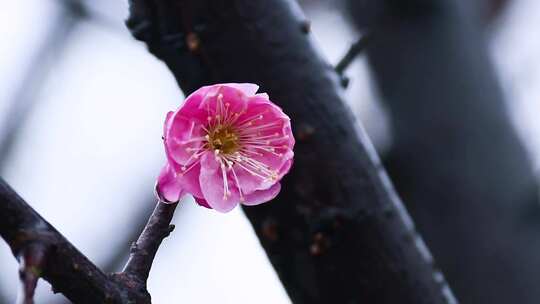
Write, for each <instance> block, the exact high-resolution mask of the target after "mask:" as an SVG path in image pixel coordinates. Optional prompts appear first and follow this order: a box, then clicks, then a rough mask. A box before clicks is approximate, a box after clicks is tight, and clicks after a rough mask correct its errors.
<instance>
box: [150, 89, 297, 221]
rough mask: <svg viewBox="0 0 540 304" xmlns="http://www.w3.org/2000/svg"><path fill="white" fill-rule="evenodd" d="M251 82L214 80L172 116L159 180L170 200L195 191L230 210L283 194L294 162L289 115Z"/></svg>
mask: <svg viewBox="0 0 540 304" xmlns="http://www.w3.org/2000/svg"><path fill="white" fill-rule="evenodd" d="M258 88H259V87H258V86H257V85H255V84H251V83H227V84H216V85H211V86H206V87H202V88H200V89H198V90H197V91H195V92H194V93H193V94H191V95H189V96H188V97H187V98H186V101H185V103H184V104H183V105H182V106H181V107H180V108H179V109H178V110H177V111H176V112H172V111H171V112H169V113H168V114H167V118H166V119H165V126H164V132H163V133H164V135H163V139H164V144H165V153H166V155H167V163H166V164H165V166H164V167H163V169H162V171H161V173H160V175H159V177H158V180H157V184H156V193H157V196H158V197H159V199H160V200H161V201H163V202H177V201H178V200H179V199H180V198H181V197H182V196H183V195H184V194H191V195H192V196H193V197H194V198H195V201H196V202H197V203H198V204H199V205H201V206H204V207H207V208H212V209H215V210H217V211H220V212H228V211H230V210H232V209H233V208H234V207H235V206H236V205H238V204H239V203H242V204H244V205H258V204H262V203H264V202H267V201H269V200H271V199H273V198H274V197H276V195H277V194H278V193H279V191H280V189H281V185H280V180H281V179H282V178H283V176H284V175H285V174H286V173H287V172H288V171H289V169H290V168H291V165H292V162H293V155H294V154H293V146H294V138H293V135H292V132H291V123H290V119H289V117H288V116H287V115H285V114H284V113H283V111H282V110H281V109H280V108H279V107H278V106H276V105H275V104H273V103H272V102H271V101H270V100H269V97H268V95H267V94H265V93H259V94H256V92H257V90H258Z"/></svg>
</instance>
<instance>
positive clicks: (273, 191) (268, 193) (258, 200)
mask: <svg viewBox="0 0 540 304" xmlns="http://www.w3.org/2000/svg"><path fill="white" fill-rule="evenodd" d="M280 190H281V184H280V183H276V184H274V185H273V186H272V187H270V188H268V189H266V190H257V191H255V192H253V193H251V194H248V195H245V196H244V200H245V201H243V202H242V204H243V205H246V206H254V205H259V204H262V203H266V202H268V201H270V200H272V199H274V198H275V197H276V196H277V195H278V193H279V191H280Z"/></svg>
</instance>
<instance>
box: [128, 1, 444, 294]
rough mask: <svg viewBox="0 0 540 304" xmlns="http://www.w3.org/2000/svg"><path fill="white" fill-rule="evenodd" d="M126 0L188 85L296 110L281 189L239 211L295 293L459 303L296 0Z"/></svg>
mask: <svg viewBox="0 0 540 304" xmlns="http://www.w3.org/2000/svg"><path fill="white" fill-rule="evenodd" d="M130 4H131V15H130V18H129V20H128V21H127V23H128V26H129V27H130V29H131V30H132V32H133V34H134V36H135V37H137V38H138V39H141V40H144V41H145V42H146V43H147V44H148V46H149V49H150V51H151V52H153V53H154V54H155V55H156V56H157V57H159V58H161V59H162V60H163V61H164V62H165V63H166V64H167V65H168V67H169V68H170V69H171V71H172V72H173V74H174V76H175V77H176V79H177V81H178V83H179V84H180V86H181V88H182V89H183V90H184V92H186V93H190V92H192V91H193V90H194V89H196V88H198V87H199V86H201V85H204V84H208V83H215V82H253V83H257V84H259V85H261V89H262V91H265V92H268V93H269V94H270V96H271V99H272V100H273V101H275V102H276V103H277V104H279V105H280V106H281V107H282V108H283V109H284V111H285V112H286V113H288V114H289V115H290V116H291V117H292V122H293V129H294V130H295V135H296V138H297V146H296V148H295V152H296V157H295V165H294V167H293V170H292V172H291V173H290V174H289V176H287V177H286V178H285V180H284V186H283V190H282V192H281V194H280V195H279V196H278V198H277V199H275V201H274V202H272V203H269V204H266V205H261V206H257V207H251V208H245V209H244V210H245V212H246V214H247V216H248V218H249V220H250V221H251V223H252V224H253V227H254V228H255V231H256V233H257V235H258V236H259V238H260V240H261V243H262V245H263V247H264V249H265V250H266V252H267V254H268V257H269V258H270V261H271V262H272V264H273V265H274V267H275V268H276V270H277V272H278V274H279V277H280V278H281V280H282V282H283V284H284V285H285V288H286V289H287V291H288V293H289V295H290V296H291V298H292V300H293V302H294V303H403V304H406V303H411V304H413V303H414V304H422V303H449V302H453V301H454V300H453V299H452V296H451V292H450V290H449V288H448V286H447V285H446V283H445V281H444V279H443V277H442V275H441V274H440V273H439V272H437V271H436V269H434V267H433V262H432V260H431V256H430V254H429V252H428V250H427V249H426V248H425V247H424V245H423V243H422V240H421V239H420V237H419V236H418V235H417V234H416V232H415V231H414V228H413V224H412V222H411V221H410V219H409V218H408V215H407V213H406V211H405V210H404V209H403V207H402V205H401V202H400V201H399V198H398V197H397V196H396V195H395V193H394V190H393V189H392V186H391V184H390V182H389V180H388V179H387V177H386V174H385V172H384V170H383V168H382V167H381V165H380V163H379V160H378V159H377V156H376V155H375V153H374V151H373V149H372V147H371V144H370V142H369V140H368V139H367V137H366V135H365V132H364V131H363V130H362V129H361V128H360V127H359V125H358V123H357V122H355V121H354V119H353V117H352V115H351V114H350V112H349V110H348V109H347V108H346V107H345V106H344V101H343V100H342V96H341V88H340V85H339V83H338V80H339V79H338V77H337V75H336V73H335V71H334V70H333V68H332V67H331V66H330V65H329V64H328V63H326V62H325V61H324V60H323V59H321V56H320V55H319V54H318V53H317V51H316V50H315V47H314V45H313V43H312V41H311V39H310V35H309V26H307V23H306V20H305V19H304V17H303V16H302V14H301V12H300V11H299V8H298V7H297V6H296V4H295V3H293V2H292V1H284V0H275V1H252V0H235V1H165V0H156V1H143V0H134V1H131V2H130Z"/></svg>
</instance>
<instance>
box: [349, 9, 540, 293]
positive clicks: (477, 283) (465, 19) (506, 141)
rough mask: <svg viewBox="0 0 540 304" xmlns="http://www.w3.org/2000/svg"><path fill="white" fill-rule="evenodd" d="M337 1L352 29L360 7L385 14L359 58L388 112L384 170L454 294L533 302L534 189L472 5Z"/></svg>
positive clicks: (359, 20) (539, 213)
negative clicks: (345, 5) (389, 142)
mask: <svg viewBox="0 0 540 304" xmlns="http://www.w3.org/2000/svg"><path fill="white" fill-rule="evenodd" d="M481 2H482V1H481ZM483 2H488V1H487V0H484V1H483ZM489 2H492V3H493V2H496V1H489ZM349 3H350V8H351V9H350V10H349V11H350V12H353V18H354V21H355V23H356V25H357V26H358V28H359V30H365V26H366V25H365V24H363V20H364V16H365V15H366V14H370V11H369V10H368V6H367V3H372V4H373V5H375V4H377V5H382V6H384V10H385V12H386V13H387V16H386V17H385V21H384V22H374V24H378V25H377V28H378V32H377V36H374V37H373V39H372V41H371V43H370V45H369V47H368V49H367V55H368V59H369V63H370V66H371V68H372V71H373V75H374V76H375V80H376V81H377V84H378V86H379V89H380V92H381V96H382V101H383V102H385V104H386V106H387V108H388V110H389V112H390V114H391V121H392V123H391V125H392V126H393V134H394V136H393V137H394V139H395V142H394V144H393V146H392V147H391V150H390V153H389V157H388V159H387V165H388V170H389V173H390V175H391V176H392V180H394V181H395V182H396V187H397V189H398V190H399V192H400V194H401V195H402V196H403V198H404V199H405V202H406V204H407V207H408V208H409V210H410V211H411V214H412V215H413V217H414V219H415V220H416V222H417V224H418V227H419V230H420V232H421V233H422V235H424V236H425V238H426V241H427V243H428V245H429V247H430V248H431V249H432V250H433V253H434V255H435V257H436V259H437V261H438V262H439V264H440V266H441V268H442V269H443V271H444V272H445V274H446V275H447V277H448V280H449V281H450V284H451V285H452V286H453V288H454V291H455V292H456V294H457V296H458V297H459V298H460V299H461V300H462V301H463V302H464V303H492V304H496V303H499V304H502V303H522V304H526V303H530V304H532V303H539V301H540V289H538V288H536V287H535V286H536V285H537V284H538V282H539V281H540V271H539V269H540V238H539V237H538V232H539V231H540V206H539V205H538V184H537V180H536V177H535V175H534V172H533V170H532V168H533V166H532V164H531V163H530V161H529V160H528V158H527V154H526V151H525V149H524V147H523V145H522V143H521V142H520V140H519V138H518V136H517V134H516V132H515V130H514V129H513V126H512V123H511V121H510V118H509V115H508V112H507V104H506V103H505V101H504V99H503V94H502V92H501V89H500V87H499V84H498V83H497V78H496V75H495V72H494V69H493V67H492V64H491V63H490V60H489V54H488V52H487V46H486V43H485V37H484V35H483V32H482V28H481V22H479V21H478V17H477V16H479V15H482V14H481V13H478V12H477V11H476V10H475V7H476V6H477V5H478V3H477V1H468V0H462V1H420V0H407V1H380V0H372V1H363V2H362V1H356V0H349ZM420 3H422V4H420ZM405 8H408V9H405ZM371 13H373V12H371ZM371 26H373V25H368V28H369V27H371ZM457 265H459V267H457Z"/></svg>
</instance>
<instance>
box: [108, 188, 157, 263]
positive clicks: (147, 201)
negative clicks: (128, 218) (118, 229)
mask: <svg viewBox="0 0 540 304" xmlns="http://www.w3.org/2000/svg"><path fill="white" fill-rule="evenodd" d="M141 198H142V199H141V202H139V203H137V204H136V206H140V207H138V208H139V210H137V213H136V214H135V216H134V219H133V220H132V222H133V223H134V224H133V227H132V228H131V229H128V231H127V232H126V234H125V236H124V238H123V241H122V242H120V243H119V244H118V245H117V247H116V248H115V249H114V252H113V253H112V254H111V255H110V256H109V258H108V259H107V260H106V261H105V262H104V263H102V264H101V266H100V267H101V269H103V271H105V272H119V271H121V270H122V268H123V267H124V266H125V264H126V262H127V260H128V258H129V255H130V253H129V252H126V248H129V247H130V246H131V245H132V244H133V240H137V238H138V237H139V235H140V233H141V229H144V225H145V224H146V223H147V221H148V214H150V213H152V210H153V209H154V208H155V207H153V206H152V204H151V202H154V201H155V200H156V198H155V196H154V195H153V194H152V195H151V196H150V195H144V196H141Z"/></svg>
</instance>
